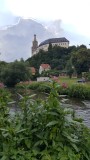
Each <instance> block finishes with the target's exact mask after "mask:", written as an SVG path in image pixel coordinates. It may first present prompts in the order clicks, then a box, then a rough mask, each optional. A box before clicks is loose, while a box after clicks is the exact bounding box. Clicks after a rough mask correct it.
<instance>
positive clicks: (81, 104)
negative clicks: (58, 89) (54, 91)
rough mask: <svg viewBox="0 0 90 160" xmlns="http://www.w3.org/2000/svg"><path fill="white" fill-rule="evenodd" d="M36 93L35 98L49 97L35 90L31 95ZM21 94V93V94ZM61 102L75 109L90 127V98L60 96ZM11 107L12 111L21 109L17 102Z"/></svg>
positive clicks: (77, 114)
mask: <svg viewBox="0 0 90 160" xmlns="http://www.w3.org/2000/svg"><path fill="white" fill-rule="evenodd" d="M32 94H36V96H35V99H37V98H40V99H43V100H44V99H45V98H46V97H47V94H45V93H39V92H35V91H31V95H32ZM19 96H20V95H19ZM60 102H61V104H62V105H63V106H64V107H69V108H72V109H74V110H75V113H76V116H78V117H80V118H82V119H83V123H84V124H85V125H86V126H88V127H90V101H88V100H79V99H68V98H67V97H62V98H60ZM11 106H12V107H10V108H11V109H10V112H11V113H13V112H16V111H18V110H19V107H18V106H17V101H16V103H12V105H11Z"/></svg>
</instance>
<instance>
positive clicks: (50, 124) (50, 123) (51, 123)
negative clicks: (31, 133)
mask: <svg viewBox="0 0 90 160" xmlns="http://www.w3.org/2000/svg"><path fill="white" fill-rule="evenodd" d="M55 124H58V121H51V122H49V123H48V124H47V125H46V127H50V126H54V125H55Z"/></svg>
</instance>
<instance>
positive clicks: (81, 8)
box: [0, 0, 90, 38]
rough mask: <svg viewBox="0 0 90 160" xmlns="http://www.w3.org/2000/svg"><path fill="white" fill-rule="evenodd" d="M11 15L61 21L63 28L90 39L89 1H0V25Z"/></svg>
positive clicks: (11, 19) (10, 19)
mask: <svg viewBox="0 0 90 160" xmlns="http://www.w3.org/2000/svg"><path fill="white" fill-rule="evenodd" d="M12 14H13V15H16V16H22V17H24V18H27V17H29V18H34V19H37V20H42V21H49V20H55V19H61V20H62V25H63V26H64V28H66V29H68V30H69V31H70V30H71V31H73V32H74V33H79V34H81V35H83V36H86V37H87V38H89V37H90V17H89V16H90V0H0V15H1V16H0V25H5V24H6V23H9V21H10V23H12V22H13V18H12Z"/></svg>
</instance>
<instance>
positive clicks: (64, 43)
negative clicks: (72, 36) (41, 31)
mask: <svg viewBox="0 0 90 160" xmlns="http://www.w3.org/2000/svg"><path fill="white" fill-rule="evenodd" d="M49 44H52V47H54V46H60V47H64V48H68V47H69V41H68V40H67V39H66V38H65V37H62V38H51V39H47V40H45V41H43V42H41V43H40V44H39V46H38V41H37V40H36V35H34V41H33V42H32V56H33V55H34V54H37V53H38V52H39V50H44V51H48V47H49Z"/></svg>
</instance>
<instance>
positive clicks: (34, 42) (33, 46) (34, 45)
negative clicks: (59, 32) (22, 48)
mask: <svg viewBox="0 0 90 160" xmlns="http://www.w3.org/2000/svg"><path fill="white" fill-rule="evenodd" d="M37 48H38V41H37V39H36V34H34V40H33V41H32V56H33V55H34V54H35V51H36V50H37Z"/></svg>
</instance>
